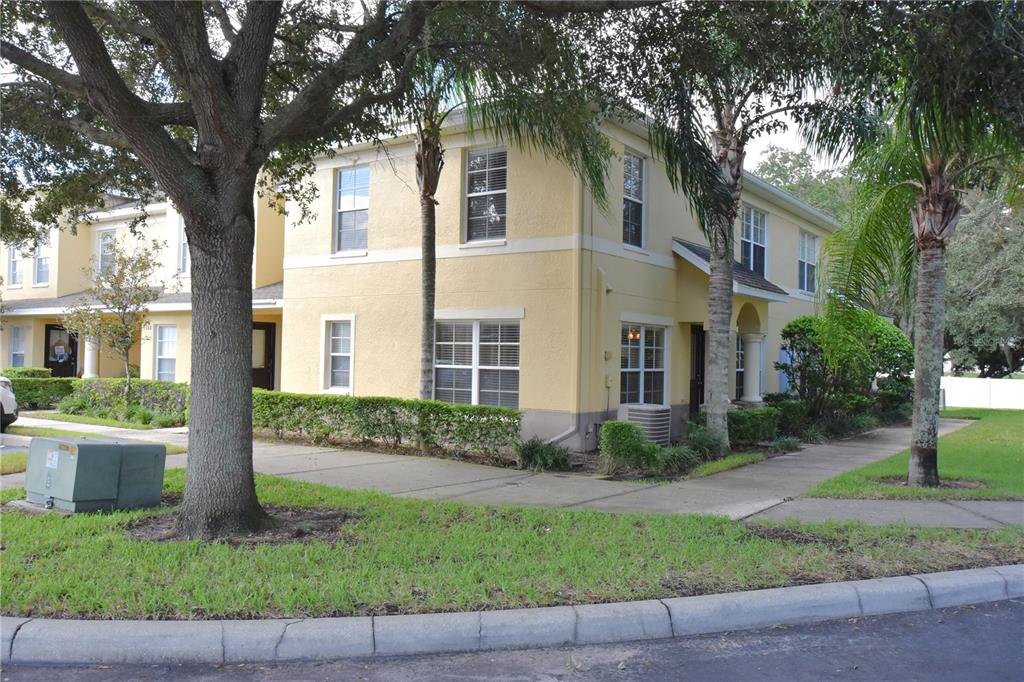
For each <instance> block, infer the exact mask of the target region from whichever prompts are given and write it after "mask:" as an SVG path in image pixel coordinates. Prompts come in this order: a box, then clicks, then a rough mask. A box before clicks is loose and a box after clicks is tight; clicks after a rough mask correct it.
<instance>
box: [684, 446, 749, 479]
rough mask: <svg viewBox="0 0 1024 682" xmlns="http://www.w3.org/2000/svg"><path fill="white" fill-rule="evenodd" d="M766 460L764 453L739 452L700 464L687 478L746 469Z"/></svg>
mask: <svg viewBox="0 0 1024 682" xmlns="http://www.w3.org/2000/svg"><path fill="white" fill-rule="evenodd" d="M764 459H765V455H764V453H762V452H737V453H734V454H731V455H726V456H725V457H723V458H721V459H713V460H711V461H710V462H704V463H703V464H700V465H699V466H698V467H697V468H696V469H694V470H693V471H691V472H690V473H689V474H687V475H686V478H701V477H704V476H710V475H711V474H718V473H721V472H723V471H728V470H729V469H737V468H739V467H745V466H747V465H748V464H756V463H758V462H762V461H764Z"/></svg>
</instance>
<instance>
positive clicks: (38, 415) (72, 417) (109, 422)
mask: <svg viewBox="0 0 1024 682" xmlns="http://www.w3.org/2000/svg"><path fill="white" fill-rule="evenodd" d="M23 414H24V415H25V416H26V417H32V418H33V419H49V420H51V421H60V422H75V423H77V424H95V425H96V426H113V427H116V428H119V429H135V430H137V431H148V430H150V429H152V428H155V427H154V426H153V425H151V424H139V423H137V422H124V421H120V420H119V419H108V418H107V417H91V416H89V415H87V414H63V413H61V412H24V413H23Z"/></svg>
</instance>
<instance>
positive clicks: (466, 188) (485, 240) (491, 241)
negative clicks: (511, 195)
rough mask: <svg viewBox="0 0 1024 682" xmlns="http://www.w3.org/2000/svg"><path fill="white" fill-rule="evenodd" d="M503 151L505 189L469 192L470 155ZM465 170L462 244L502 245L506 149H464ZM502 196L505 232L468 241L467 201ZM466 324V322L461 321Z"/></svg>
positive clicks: (506, 221) (506, 169)
mask: <svg viewBox="0 0 1024 682" xmlns="http://www.w3.org/2000/svg"><path fill="white" fill-rule="evenodd" d="M496 151H503V152H505V187H504V189H495V190H488V191H486V192H470V191H469V173H470V170H469V157H470V155H471V154H475V153H479V152H486V153H488V154H490V153H491V152H496ZM465 161H466V163H465V166H466V169H465V171H464V172H463V173H462V182H463V192H462V208H463V211H462V214H463V218H462V242H463V243H464V244H480V245H487V244H495V243H497V244H502V243H505V241H506V240H507V239H508V169H509V165H508V161H509V159H508V147H507V146H505V145H503V144H495V145H490V146H487V147H470V148H468V149H466V157H465ZM497 194H504V195H505V232H504V234H502V235H501V236H500V237H485V238H481V239H470V237H469V200H470V199H471V198H473V197H486V196H491V195H497ZM463 321H464V322H467V321H468V320H463Z"/></svg>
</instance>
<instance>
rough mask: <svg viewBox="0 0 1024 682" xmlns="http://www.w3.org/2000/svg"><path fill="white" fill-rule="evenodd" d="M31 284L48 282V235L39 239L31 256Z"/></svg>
mask: <svg viewBox="0 0 1024 682" xmlns="http://www.w3.org/2000/svg"><path fill="white" fill-rule="evenodd" d="M32 273H33V274H32V284H35V285H43V284H49V283H50V237H49V236H47V237H46V239H45V240H43V241H40V242H39V244H38V245H37V246H36V253H35V256H34V257H33V258H32Z"/></svg>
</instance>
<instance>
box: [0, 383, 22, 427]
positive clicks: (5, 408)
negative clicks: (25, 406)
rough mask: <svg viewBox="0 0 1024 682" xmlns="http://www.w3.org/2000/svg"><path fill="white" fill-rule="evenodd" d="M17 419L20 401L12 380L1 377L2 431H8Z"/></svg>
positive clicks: (0, 409)
mask: <svg viewBox="0 0 1024 682" xmlns="http://www.w3.org/2000/svg"><path fill="white" fill-rule="evenodd" d="M17 419H18V401H17V400H16V399H15V398H14V388H12V387H11V380H10V379H8V378H7V377H0V431H6V430H7V427H8V426H10V425H11V424H13V423H14V422H15V421H16V420H17Z"/></svg>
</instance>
